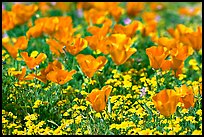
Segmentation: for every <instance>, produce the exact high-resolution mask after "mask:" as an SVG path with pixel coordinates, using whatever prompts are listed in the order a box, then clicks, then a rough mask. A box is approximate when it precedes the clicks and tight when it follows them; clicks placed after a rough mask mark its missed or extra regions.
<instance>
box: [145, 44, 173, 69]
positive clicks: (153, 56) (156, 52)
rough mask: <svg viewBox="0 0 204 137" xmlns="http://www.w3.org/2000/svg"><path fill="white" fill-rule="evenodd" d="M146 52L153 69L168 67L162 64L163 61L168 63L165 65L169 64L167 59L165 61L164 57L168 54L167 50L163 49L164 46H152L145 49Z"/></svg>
mask: <svg viewBox="0 0 204 137" xmlns="http://www.w3.org/2000/svg"><path fill="white" fill-rule="evenodd" d="M146 54H147V56H148V57H149V61H150V66H151V67H153V68H154V69H159V68H162V69H164V68H163V67H165V69H168V68H166V65H163V63H168V65H167V66H169V65H170V64H169V62H168V61H165V59H166V57H167V56H168V55H169V52H168V51H165V49H164V47H162V46H158V47H156V46H152V47H150V48H147V49H146ZM169 67H170V66H169ZM169 69H170V68H169Z"/></svg>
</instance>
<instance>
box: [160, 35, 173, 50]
mask: <svg viewBox="0 0 204 137" xmlns="http://www.w3.org/2000/svg"><path fill="white" fill-rule="evenodd" d="M157 43H158V45H159V46H163V47H166V48H167V49H168V50H171V49H172V48H175V47H176V44H177V43H176V40H175V39H169V38H167V37H160V38H158V41H157Z"/></svg>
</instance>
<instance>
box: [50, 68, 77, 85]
mask: <svg viewBox="0 0 204 137" xmlns="http://www.w3.org/2000/svg"><path fill="white" fill-rule="evenodd" d="M53 69H54V70H53V71H50V72H49V73H48V74H47V76H46V78H47V79H48V80H50V81H52V82H55V83H57V84H60V85H63V84H65V83H67V82H68V81H70V80H71V79H72V75H74V74H75V73H76V70H72V71H70V72H68V71H66V70H62V69H59V68H57V67H53Z"/></svg>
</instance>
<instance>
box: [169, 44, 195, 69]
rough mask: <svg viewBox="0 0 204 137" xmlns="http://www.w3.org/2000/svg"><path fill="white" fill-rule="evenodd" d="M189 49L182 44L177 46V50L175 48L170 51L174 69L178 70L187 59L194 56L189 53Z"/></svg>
mask: <svg viewBox="0 0 204 137" xmlns="http://www.w3.org/2000/svg"><path fill="white" fill-rule="evenodd" d="M189 52H190V51H189V47H188V46H183V45H182V44H181V43H179V44H177V47H176V48H173V49H172V50H171V51H170V54H171V56H172V62H173V66H172V69H177V68H178V67H179V66H180V65H181V63H182V62H183V61H185V59H186V58H187V57H188V56H189V55H190V54H192V52H191V53H189Z"/></svg>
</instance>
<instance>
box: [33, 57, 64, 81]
mask: <svg viewBox="0 0 204 137" xmlns="http://www.w3.org/2000/svg"><path fill="white" fill-rule="evenodd" d="M54 67H57V68H59V69H62V64H61V63H60V62H59V61H57V60H55V61H53V62H51V63H49V64H48V66H47V67H46V68H44V69H42V70H41V71H40V73H41V74H40V75H35V77H36V78H37V79H38V80H40V81H42V82H44V83H46V82H47V78H46V76H47V74H48V73H49V72H51V71H54Z"/></svg>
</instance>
